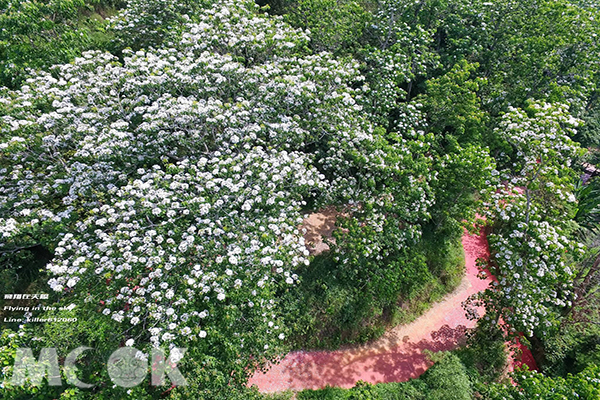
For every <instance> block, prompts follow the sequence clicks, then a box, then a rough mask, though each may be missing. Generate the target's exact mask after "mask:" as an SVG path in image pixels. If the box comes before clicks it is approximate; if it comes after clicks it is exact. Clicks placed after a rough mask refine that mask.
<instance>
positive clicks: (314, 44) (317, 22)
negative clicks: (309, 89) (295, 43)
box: [282, 0, 372, 54]
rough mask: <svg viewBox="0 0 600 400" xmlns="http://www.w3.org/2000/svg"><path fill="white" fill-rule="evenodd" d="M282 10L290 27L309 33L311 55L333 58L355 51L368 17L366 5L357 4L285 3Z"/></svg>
mask: <svg viewBox="0 0 600 400" xmlns="http://www.w3.org/2000/svg"><path fill="white" fill-rule="evenodd" d="M286 3H287V4H286V6H285V7H284V8H283V10H282V11H283V13H285V19H286V21H287V22H289V23H290V24H291V25H292V26H296V27H300V28H302V29H306V30H307V31H309V32H310V37H311V42H310V46H311V48H312V49H313V50H314V51H315V52H321V51H330V52H332V53H334V54H341V53H348V52H351V51H353V50H354V51H355V49H356V48H357V47H359V46H360V40H361V38H362V36H363V32H364V31H365V29H366V27H367V26H368V24H369V22H370V20H371V19H372V15H371V14H370V13H369V12H368V11H367V10H366V6H367V4H366V3H365V2H364V1H360V0H359V1H357V0H298V1H293V2H292V1H288V2H286Z"/></svg>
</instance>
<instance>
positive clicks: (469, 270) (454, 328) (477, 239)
mask: <svg viewBox="0 0 600 400" xmlns="http://www.w3.org/2000/svg"><path fill="white" fill-rule="evenodd" d="M462 244H463V247H464V250H465V264H466V275H465V276H464V278H463V279H462V281H461V283H460V285H459V286H458V287H457V288H456V289H455V290H454V291H453V292H452V293H450V294H448V295H447V296H446V297H445V298H444V299H443V300H442V301H441V302H439V303H435V304H434V305H433V306H432V307H431V308H430V309H429V310H428V311H427V312H426V313H425V314H423V315H422V316H420V317H419V318H417V319H416V320H415V321H413V322H412V323H410V324H407V325H400V326H397V327H395V328H393V329H392V330H390V331H388V332H386V333H385V334H384V335H383V336H382V337H381V338H379V339H377V340H375V341H373V342H370V343H367V344H365V345H361V346H356V347H345V348H342V349H340V350H336V351H295V352H291V353H289V354H288V355H286V356H285V358H284V359H283V360H282V361H281V362H280V363H279V364H276V365H271V366H270V369H269V371H268V372H267V373H261V372H257V373H256V374H255V375H254V376H253V377H252V378H251V379H250V381H249V383H248V384H249V385H256V386H258V388H259V390H260V391H261V392H263V393H272V392H279V391H284V390H288V389H291V390H302V389H320V388H323V387H325V386H327V385H329V386H339V387H343V388H350V387H353V386H354V385H355V384H356V382H358V381H359V380H362V381H366V382H370V383H381V382H402V381H407V380H409V379H411V378H416V377H418V376H419V375H421V374H422V373H423V372H425V370H426V369H427V368H429V367H430V366H431V362H430V361H428V359H427V356H426V355H425V354H424V350H430V351H434V352H436V351H445V350H452V349H454V348H456V347H457V346H459V345H460V344H461V343H463V342H464V338H465V330H466V329H467V328H472V327H474V326H475V321H470V320H468V319H467V318H466V316H465V311H464V309H463V308H462V306H461V303H462V302H463V301H464V300H466V299H467V297H469V296H470V295H472V294H474V293H477V292H479V291H481V290H484V289H485V288H487V286H488V284H489V283H490V282H491V281H492V278H491V277H489V278H488V279H486V280H482V279H479V278H478V277H477V274H478V272H479V271H478V269H477V266H476V260H477V258H479V257H488V256H489V250H488V243H487V239H486V237H485V235H484V234H483V233H481V234H480V235H478V236H475V235H469V234H467V233H465V234H464V235H463V237H462ZM488 276H489V274H488ZM480 311H482V310H480ZM522 349H523V350H524V351H523V357H522V359H523V361H522V362H524V363H526V364H527V365H529V366H530V369H532V368H533V369H535V362H534V361H533V357H531V353H530V352H529V350H528V349H526V348H522ZM510 367H511V369H513V368H514V365H511V366H510Z"/></svg>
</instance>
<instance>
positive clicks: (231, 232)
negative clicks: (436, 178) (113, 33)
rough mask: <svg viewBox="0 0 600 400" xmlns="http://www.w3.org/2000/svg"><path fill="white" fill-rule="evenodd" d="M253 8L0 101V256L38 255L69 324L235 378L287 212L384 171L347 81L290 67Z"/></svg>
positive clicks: (284, 262) (91, 59)
mask: <svg viewBox="0 0 600 400" xmlns="http://www.w3.org/2000/svg"><path fill="white" fill-rule="evenodd" d="M136 4H137V3H136ZM255 11H256V10H255V6H254V5H253V3H252V2H250V1H244V2H232V1H221V2H215V4H214V7H212V8H207V9H204V10H203V12H202V13H201V14H199V15H196V18H195V21H196V22H193V23H189V24H188V25H186V26H185V28H184V29H183V31H182V33H181V35H180V38H179V40H178V43H177V45H174V46H173V47H169V46H163V47H161V48H157V49H155V50H148V51H138V52H132V51H128V50H126V51H125V52H124V59H123V61H122V62H121V61H119V60H118V59H117V58H116V57H114V56H112V55H110V54H108V53H101V52H88V53H85V54H84V56H83V57H81V58H77V59H76V60H75V61H74V62H73V63H71V64H66V65H60V66H56V67H54V68H53V69H52V70H51V71H50V72H39V73H37V75H36V76H34V77H33V78H31V79H29V80H28V81H27V82H26V83H25V84H24V85H23V87H22V88H21V89H20V90H18V91H4V92H3V93H2V95H1V97H0V104H1V108H2V114H3V117H2V119H1V122H0V123H1V127H0V129H1V132H2V133H1V143H0V151H1V155H0V157H1V158H0V164H1V165H0V182H1V185H0V186H1V189H0V209H1V213H0V215H1V217H0V232H1V233H0V234H1V236H2V247H1V250H0V251H2V252H4V253H11V252H17V251H19V250H22V249H26V248H31V247H33V246H42V247H43V248H45V249H47V250H48V251H49V252H51V253H52V255H53V258H52V260H51V262H50V263H49V264H48V266H47V271H48V274H49V284H50V287H51V288H52V289H53V290H54V291H55V292H57V293H59V294H61V295H62V296H64V298H65V299H66V301H69V302H75V303H76V304H77V305H78V307H79V308H80V309H81V311H80V312H81V313H82V314H81V315H96V317H94V318H103V319H104V320H105V321H106V323H107V324H112V325H111V326H112V327H113V328H112V329H113V330H114V331H115V332H119V333H120V334H121V337H122V340H123V343H125V344H127V345H135V346H138V348H140V349H142V348H143V349H145V350H144V351H147V348H146V343H150V344H151V345H152V346H155V347H157V346H173V345H177V346H179V347H194V348H195V349H202V351H201V352H200V355H201V356H202V357H206V359H207V360H208V359H210V357H213V358H214V357H217V359H219V362H220V363H221V364H220V367H219V368H222V370H227V369H229V371H234V370H235V371H236V376H235V379H238V381H243V380H244V378H245V377H246V376H247V375H248V374H250V373H251V372H252V370H253V368H254V367H259V366H260V365H262V363H263V361H264V360H266V359H267V358H270V357H272V356H273V355H274V354H276V353H277V352H278V351H279V350H281V348H282V343H283V341H284V339H285V336H286V329H285V326H284V325H283V321H282V316H281V313H280V311H279V308H278V296H277V293H279V292H281V291H285V290H287V289H286V288H287V287H289V286H290V285H293V284H294V283H295V282H296V280H297V279H298V277H297V275H296V274H295V272H294V271H295V268H296V267H297V266H298V265H300V264H307V263H308V262H309V260H308V258H307V256H308V251H307V249H306V248H305V244H304V239H303V238H302V236H301V233H300V232H299V230H298V226H299V223H300V222H301V210H302V207H304V206H305V205H306V201H307V200H309V199H312V200H314V199H317V203H318V202H335V201H337V202H344V201H346V200H348V199H349V198H355V199H357V200H358V201H360V199H363V198H366V197H368V196H369V194H371V193H373V192H375V190H376V188H375V187H370V186H369V185H370V184H368V182H369V179H370V177H372V176H374V175H376V174H377V171H369V170H368V168H367V167H368V165H365V162H364V161H365V160H369V157H376V158H374V159H373V160H377V159H384V158H385V156H386V155H385V154H380V153H381V152H382V151H383V150H386V149H383V150H378V151H379V153H377V154H374V155H372V156H371V155H370V154H369V151H371V150H374V149H376V147H377V146H378V145H377V143H378V140H379V139H377V136H376V135H377V133H374V132H373V130H372V128H371V127H370V126H369V124H368V123H367V122H366V121H365V120H364V116H363V115H362V114H361V111H360V107H359V106H358V105H357V104H356V100H355V98H356V97H357V94H356V93H355V90H354V89H352V88H351V87H350V86H349V84H351V83H353V82H356V81H357V82H360V79H359V76H358V74H357V69H356V68H357V66H356V65H354V64H352V63H342V62H340V61H337V60H335V59H333V58H331V57H330V56H328V55H327V54H320V55H302V54H303V47H304V46H305V44H306V42H307V37H306V35H304V34H303V33H302V32H301V31H299V30H294V29H291V28H289V27H288V26H287V25H285V24H284V23H283V22H281V20H280V19H277V18H271V17H268V16H261V15H258V14H257V13H256V12H255ZM131 15H132V14H131V12H128V11H126V12H125V13H124V17H123V18H124V19H127V18H132V17H131ZM395 146H396V147H398V148H399V149H400V150H398V151H400V152H402V153H403V154H404V156H403V157H405V158H406V157H409V158H410V151H409V150H410V149H409V148H408V147H407V145H405V144H402V143H400V142H398V143H397V144H396V145H395ZM388 150H389V149H388ZM390 161H394V160H393V159H392V160H390ZM399 161H401V160H399ZM357 166H358V167H357ZM360 168H362V169H360ZM382 168H383V166H382ZM357 170H360V172H361V173H363V174H364V176H363V175H360V174H357V173H355V171H357ZM421 196H422V195H420V194H418V198H421ZM407 201H410V202H413V198H412V195H411V196H409V198H408V199H407ZM86 310H87V311H89V313H88V314H85V312H86ZM94 313H97V314H94ZM207 343H210V346H209V345H208V344H207ZM197 361H198V360H197ZM198 362H200V361H198ZM213 365H214V364H213Z"/></svg>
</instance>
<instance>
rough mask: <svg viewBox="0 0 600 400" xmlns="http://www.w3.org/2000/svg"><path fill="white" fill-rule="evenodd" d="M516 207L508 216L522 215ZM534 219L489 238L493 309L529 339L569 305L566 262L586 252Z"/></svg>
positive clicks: (569, 268) (569, 270) (557, 230)
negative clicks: (556, 310)
mask: <svg viewBox="0 0 600 400" xmlns="http://www.w3.org/2000/svg"><path fill="white" fill-rule="evenodd" d="M520 206H521V207H519V206H515V205H514V204H513V207H512V210H513V211H511V213H512V212H515V211H516V213H517V214H519V215H522V213H523V212H524V209H523V203H521V204H520ZM515 217H516V215H515ZM536 217H537V216H535V217H534V218H532V220H530V221H529V223H528V224H526V223H524V222H518V223H516V226H515V229H513V230H512V231H510V232H503V233H502V234H492V235H489V236H488V239H489V243H490V247H491V249H492V251H493V259H494V264H493V266H495V267H496V268H493V270H492V273H493V274H495V275H496V278H497V279H498V281H497V282H495V283H494V285H493V292H494V293H493V296H494V297H495V299H496V302H497V303H496V304H498V305H499V306H500V307H501V308H504V313H503V315H504V316H503V318H504V320H505V322H506V323H508V324H509V325H510V326H512V327H517V328H518V329H519V330H521V331H523V332H525V333H526V334H527V335H528V336H532V335H533V331H534V329H537V328H540V329H541V330H542V332H543V331H544V330H545V329H547V328H548V327H549V326H551V325H552V324H553V318H552V315H553V313H554V310H553V307H554V306H556V307H564V306H567V305H570V300H569V298H570V294H571V288H572V280H573V276H574V273H575V271H574V270H573V269H572V264H571V262H570V261H569V260H572V259H573V258H575V259H576V258H577V257H579V256H580V254H582V253H583V252H584V250H583V248H582V247H583V245H581V244H577V243H576V242H575V241H573V240H570V239H568V238H567V237H566V236H565V235H564V233H563V231H562V230H561V229H560V228H558V227H556V226H553V225H551V224H550V223H548V222H547V221H540V220H538V218H536Z"/></svg>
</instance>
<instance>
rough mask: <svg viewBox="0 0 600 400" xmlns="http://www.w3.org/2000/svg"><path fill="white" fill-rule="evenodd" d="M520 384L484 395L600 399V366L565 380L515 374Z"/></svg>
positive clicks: (502, 399) (498, 399)
mask: <svg viewBox="0 0 600 400" xmlns="http://www.w3.org/2000/svg"><path fill="white" fill-rule="evenodd" d="M512 378H513V379H514V380H515V381H516V383H517V385H516V386H513V385H511V384H494V385H490V386H489V387H488V391H487V392H486V393H485V395H484V396H483V398H484V399H488V400H516V399H540V400H593V399H597V398H598V397H600V367H598V366H596V365H591V366H589V367H588V368H586V369H585V370H583V371H582V372H579V373H577V374H568V375H567V377H566V378H562V377H558V378H550V377H547V376H544V375H543V374H540V373H537V372H527V371H523V372H515V373H514V374H513V375H512Z"/></svg>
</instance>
